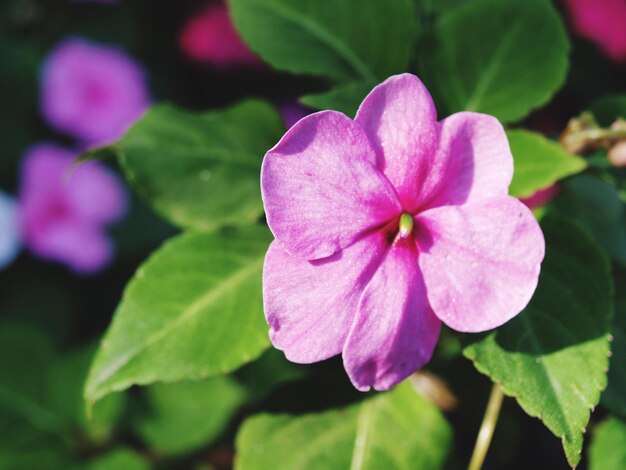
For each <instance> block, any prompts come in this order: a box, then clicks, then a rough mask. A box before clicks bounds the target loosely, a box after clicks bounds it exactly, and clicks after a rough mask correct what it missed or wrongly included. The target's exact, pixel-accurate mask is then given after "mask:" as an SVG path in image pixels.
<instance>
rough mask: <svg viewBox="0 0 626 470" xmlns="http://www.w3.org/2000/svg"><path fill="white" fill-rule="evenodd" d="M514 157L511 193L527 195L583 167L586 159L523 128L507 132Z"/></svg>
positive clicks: (520, 195) (581, 169) (579, 170)
mask: <svg viewBox="0 0 626 470" xmlns="http://www.w3.org/2000/svg"><path fill="white" fill-rule="evenodd" d="M507 136H508V138H509V144H510V145H511V152H512V153H513V158H514V161H515V172H514V174H513V181H512V182H511V187H510V193H511V195H513V196H516V197H527V196H530V195H532V194H533V193H535V191H538V190H540V189H544V188H547V187H548V186H550V185H552V184H554V183H556V182H557V181H558V180H560V179H563V178H565V177H567V176H571V175H573V174H576V173H580V172H581V171H583V170H584V169H585V168H586V167H587V164H586V163H585V160H584V159H582V158H580V157H578V156H576V155H572V154H569V153H567V152H565V151H564V150H563V149H562V148H561V146H560V145H558V144H557V143H555V142H552V141H550V140H548V139H546V138H545V137H543V136H542V135H541V134H537V133H535V132H529V131H524V130H512V131H508V132H507Z"/></svg>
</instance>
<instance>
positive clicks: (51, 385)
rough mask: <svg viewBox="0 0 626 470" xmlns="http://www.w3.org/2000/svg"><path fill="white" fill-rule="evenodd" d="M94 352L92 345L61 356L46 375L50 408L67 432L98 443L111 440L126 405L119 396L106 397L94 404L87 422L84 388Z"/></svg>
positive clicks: (123, 399) (123, 397)
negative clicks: (83, 433) (79, 434)
mask: <svg viewBox="0 0 626 470" xmlns="http://www.w3.org/2000/svg"><path fill="white" fill-rule="evenodd" d="M95 352H96V348H95V345H93V346H88V347H86V348H81V349H77V350H75V351H71V352H69V353H66V354H63V355H61V356H60V357H59V358H58V359H57V360H56V361H55V363H54V364H53V365H52V367H51V368H50V370H49V372H48V374H47V375H48V380H47V389H48V400H49V403H50V407H51V409H53V410H54V411H55V413H57V415H58V416H60V417H62V418H63V419H64V420H65V421H66V423H67V427H68V428H69V429H68V430H67V432H72V431H82V432H85V433H87V435H88V436H89V438H90V440H91V441H95V442H99V443H100V442H104V441H106V440H107V439H108V438H109V437H110V436H111V434H112V431H113V429H114V426H115V424H116V423H117V421H118V420H119V418H120V417H121V415H122V412H123V411H124V406H125V404H126V401H125V396H124V395H122V394H115V395H109V396H107V397H105V398H104V399H103V400H101V401H99V402H98V403H96V405H95V406H94V409H93V414H92V416H91V418H90V419H88V418H87V414H86V413H85V401H84V398H83V386H84V383H85V379H86V378H87V373H88V372H89V365H90V364H91V360H92V359H93V356H94V353H95Z"/></svg>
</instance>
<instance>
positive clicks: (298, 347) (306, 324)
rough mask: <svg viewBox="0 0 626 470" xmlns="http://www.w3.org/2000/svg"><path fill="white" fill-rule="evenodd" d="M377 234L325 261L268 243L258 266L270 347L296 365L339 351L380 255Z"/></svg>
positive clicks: (380, 239)
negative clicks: (261, 272) (272, 346)
mask: <svg viewBox="0 0 626 470" xmlns="http://www.w3.org/2000/svg"><path fill="white" fill-rule="evenodd" d="M385 247H386V240H385V239H384V237H383V236H382V235H381V234H379V233H374V234H372V235H370V236H368V237H365V238H363V239H361V240H359V241H358V242H356V243H355V244H353V245H352V246H350V247H348V248H346V249H344V250H342V251H340V252H338V253H335V254H334V255H332V256H331V257H329V258H326V259H322V260H316V261H307V260H303V259H301V258H298V257H294V256H291V255H289V254H288V253H287V252H285V250H284V249H283V248H282V246H281V245H280V244H278V243H277V242H276V241H274V242H272V244H271V245H270V247H269V250H268V252H267V255H266V257H265V265H264V267H263V301H264V309H265V317H266V319H267V322H268V324H269V325H270V338H271V340H272V343H273V344H274V346H275V347H276V348H278V349H281V350H283V351H284V352H285V355H286V356H287V359H289V360H290V361H293V362H299V363H305V364H306V363H311V362H316V361H322V360H324V359H328V358H329V357H332V356H335V355H337V354H339V353H340V352H341V349H342V348H343V345H344V342H345V340H346V337H347V336H348V332H349V331H350V326H351V325H352V322H353V319H354V315H355V313H356V310H357V305H358V302H359V298H360V297H361V293H362V292H363V290H364V289H365V286H366V285H367V283H368V281H369V280H370V278H371V276H372V274H373V272H374V271H375V270H376V267H377V266H378V263H379V262H380V259H381V257H382V255H383V253H384V250H385Z"/></svg>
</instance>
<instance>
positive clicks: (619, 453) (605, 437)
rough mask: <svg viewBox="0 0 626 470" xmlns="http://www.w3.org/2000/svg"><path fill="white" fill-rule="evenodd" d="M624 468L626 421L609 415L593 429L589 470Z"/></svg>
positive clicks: (616, 469) (618, 469)
mask: <svg viewBox="0 0 626 470" xmlns="http://www.w3.org/2000/svg"><path fill="white" fill-rule="evenodd" d="M624 468H626V422H624V421H622V420H621V419H618V418H615V417H609V418H608V419H606V420H604V421H603V422H602V423H601V424H600V425H598V427H596V428H595V429H594V430H593V438H592V440H591V446H590V447H589V470H622V469H624Z"/></svg>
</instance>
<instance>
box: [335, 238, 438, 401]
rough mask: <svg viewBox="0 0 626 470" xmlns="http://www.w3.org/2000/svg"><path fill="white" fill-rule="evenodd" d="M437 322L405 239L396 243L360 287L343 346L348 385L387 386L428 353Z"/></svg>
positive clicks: (417, 365) (411, 246) (432, 346)
mask: <svg viewBox="0 0 626 470" xmlns="http://www.w3.org/2000/svg"><path fill="white" fill-rule="evenodd" d="M440 327H441V322H440V321H439V319H438V318H437V317H435V315H434V314H433V312H432V310H431V309H430V307H429V305H428V299H427V298H426V292H425V287H424V282H423V280H422V276H421V273H420V272H419V268H418V265H417V250H416V248H415V245H414V244H413V243H412V241H410V240H402V241H397V242H396V244H395V245H394V246H393V247H392V248H391V249H389V250H388V251H387V256H386V257H385V259H384V261H383V262H382V263H381V265H380V267H379V268H378V270H377V271H376V274H374V277H373V278H372V280H371V281H370V283H369V285H368V286H367V288H366V289H365V292H364V293H363V296H362V298H361V302H360V303H359V309H358V313H357V317H356V320H355V322H354V324H353V325H352V329H351V331H350V336H349V337H348V340H347V342H346V345H345V347H344V350H343V362H344V366H345V368H346V371H347V372H348V375H349V376H350V380H351V381H352V383H353V384H354V386H355V387H356V388H357V389H359V390H361V391H367V390H369V389H370V387H374V388H375V389H376V390H387V389H389V388H391V387H393V386H394V385H396V384H397V383H398V382H400V381H402V380H404V379H405V378H406V377H408V376H409V375H410V374H412V373H413V372H415V371H416V370H417V369H419V368H420V367H421V366H423V365H424V364H425V363H426V362H428V361H429V360H430V358H431V356H432V354H433V351H434V349H435V345H436V344H437V339H438V338H439V330H440Z"/></svg>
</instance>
